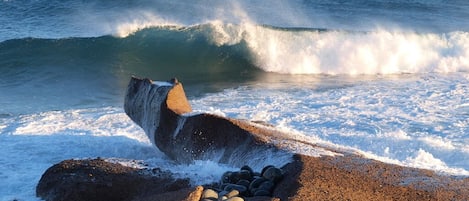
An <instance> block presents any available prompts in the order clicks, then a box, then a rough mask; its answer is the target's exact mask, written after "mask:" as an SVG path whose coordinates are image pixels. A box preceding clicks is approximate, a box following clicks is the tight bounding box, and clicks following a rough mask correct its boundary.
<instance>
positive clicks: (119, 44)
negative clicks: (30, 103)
mask: <svg viewBox="0 0 469 201" xmlns="http://www.w3.org/2000/svg"><path fill="white" fill-rule="evenodd" d="M126 30H128V31H130V32H125V34H118V35H115V36H102V37H90V38H63V39H33V38H26V39H15V40H8V41H4V42H2V43H0V50H2V54H1V55H0V57H2V58H6V60H4V61H6V62H8V61H10V60H11V58H15V57H23V56H24V55H25V54H27V55H32V57H33V58H32V61H33V62H34V58H36V59H37V60H40V61H44V58H47V57H52V58H54V59H53V60H54V61H57V60H60V59H61V58H63V57H67V58H68V60H69V59H70V57H74V58H76V57H80V58H81V59H85V60H88V61H89V62H92V63H93V62H99V63H106V62H109V63H113V64H115V63H116V61H118V63H119V64H118V65H117V66H119V68H124V69H126V70H127V71H135V70H136V71H137V74H138V73H148V72H153V73H157V72H160V71H163V74H165V73H164V72H167V73H166V74H168V75H169V74H171V75H173V74H185V73H186V74H187V73H196V72H200V73H213V72H227V73H236V72H246V71H247V73H253V72H255V71H256V70H255V69H258V70H259V69H260V70H262V71H265V72H274V73H281V74H331V75H337V74H346V75H360V74H369V75H373V74H401V73H434V72H436V73H451V72H467V71H469V59H468V58H469V45H468V44H469V32H461V31H459V32H449V33H415V32H404V31H402V32H399V31H389V30H386V29H376V30H374V31H363V32H359V31H346V30H329V29H313V28H298V27H272V26H267V25H257V24H251V23H242V24H231V23H224V22H221V21H213V22H210V23H206V24H198V25H193V26H180V25H153V24H140V25H139V24H138V23H137V25H132V26H131V28H128V27H127V28H126ZM123 33H124V32H123ZM43 52H46V53H48V54H47V55H45V54H44V53H43ZM98 52H99V54H97V53H98ZM29 58H31V57H29ZM18 60H19V59H18ZM68 60H67V61H68ZM46 62H47V61H46ZM5 65H7V66H8V65H9V64H5V62H3V65H2V66H5ZM10 65H11V64H10ZM114 67H116V66H114ZM166 74H165V75H166Z"/></svg>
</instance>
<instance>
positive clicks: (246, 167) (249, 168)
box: [241, 165, 254, 175]
mask: <svg viewBox="0 0 469 201" xmlns="http://www.w3.org/2000/svg"><path fill="white" fill-rule="evenodd" d="M242 170H247V171H249V172H250V173H251V175H252V174H253V173H254V171H253V170H252V168H251V167H249V166H247V165H245V166H243V167H241V171H242Z"/></svg>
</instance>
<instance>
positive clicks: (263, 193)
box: [253, 189, 271, 196]
mask: <svg viewBox="0 0 469 201" xmlns="http://www.w3.org/2000/svg"><path fill="white" fill-rule="evenodd" d="M253 195H254V196H270V195H271V193H270V192H269V191H266V190H264V189H258V190H257V191H256V192H254V194H253Z"/></svg>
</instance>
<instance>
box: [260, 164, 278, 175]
mask: <svg viewBox="0 0 469 201" xmlns="http://www.w3.org/2000/svg"><path fill="white" fill-rule="evenodd" d="M272 167H275V166H273V165H268V166H265V167H264V168H262V171H261V176H262V175H264V172H265V171H266V170H267V169H269V168H272Z"/></svg>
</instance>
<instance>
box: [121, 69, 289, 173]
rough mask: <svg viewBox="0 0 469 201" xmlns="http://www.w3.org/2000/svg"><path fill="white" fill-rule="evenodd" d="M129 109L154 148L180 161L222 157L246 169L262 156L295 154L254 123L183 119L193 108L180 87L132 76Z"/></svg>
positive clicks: (206, 116) (198, 117)
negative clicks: (253, 158) (249, 163)
mask: <svg viewBox="0 0 469 201" xmlns="http://www.w3.org/2000/svg"><path fill="white" fill-rule="evenodd" d="M124 109H125V112H126V113H127V115H128V116H129V117H130V118H131V119H132V120H133V121H134V122H135V123H136V124H138V125H139V126H141V127H142V128H143V130H144V131H145V133H146V134H147V135H148V137H149V138H150V140H151V142H152V143H154V144H155V145H156V146H157V147H158V148H159V149H160V150H161V151H162V152H164V153H165V154H166V155H168V156H169V157H170V158H172V159H174V160H176V161H178V162H182V163H190V162H192V161H193V160H198V159H207V158H210V159H215V158H217V159H219V162H222V163H230V164H232V165H240V166H241V165H244V164H246V163H247V160H249V159H251V157H249V156H256V155H258V154H259V153H270V154H281V155H282V156H287V158H290V156H292V155H293V154H292V153H290V152H288V151H285V150H282V149H278V148H276V145H274V144H272V139H271V138H270V136H271V135H273V131H272V133H268V132H263V133H260V130H259V129H258V128H257V127H256V126H255V125H257V124H254V123H252V122H249V121H246V120H236V119H230V118H225V117H221V116H217V115H212V114H194V115H183V114H185V113H189V112H191V111H192V109H191V107H190V105H189V102H188V101H187V98H186V96H185V93H184V89H183V87H182V84H181V83H180V82H177V83H175V82H163V83H162V82H153V81H151V80H149V79H139V78H136V77H132V79H131V80H130V82H129V85H128V88H127V93H126V97H125V103H124ZM220 155H221V157H220Z"/></svg>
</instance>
